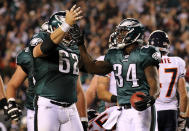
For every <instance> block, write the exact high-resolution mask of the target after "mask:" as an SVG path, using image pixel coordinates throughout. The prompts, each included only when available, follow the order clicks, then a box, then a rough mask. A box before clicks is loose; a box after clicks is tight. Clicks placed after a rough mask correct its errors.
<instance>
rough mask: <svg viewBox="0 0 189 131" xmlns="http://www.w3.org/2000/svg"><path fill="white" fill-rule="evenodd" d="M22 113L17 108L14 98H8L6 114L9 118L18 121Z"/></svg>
mask: <svg viewBox="0 0 189 131" xmlns="http://www.w3.org/2000/svg"><path fill="white" fill-rule="evenodd" d="M21 115H22V112H21V110H20V108H19V106H18V105H17V104H16V102H15V100H14V99H11V100H10V99H9V100H8V116H9V117H10V118H11V120H15V121H18V120H20V116H21Z"/></svg>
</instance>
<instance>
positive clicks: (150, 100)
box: [135, 95, 155, 111]
mask: <svg viewBox="0 0 189 131" xmlns="http://www.w3.org/2000/svg"><path fill="white" fill-rule="evenodd" d="M137 96H138V97H141V98H143V100H141V101H138V102H135V107H136V110H138V111H143V110H146V109H147V108H148V107H150V106H152V105H153V104H154V103H155V98H154V97H153V96H145V95H137Z"/></svg>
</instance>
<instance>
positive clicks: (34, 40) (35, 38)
mask: <svg viewBox="0 0 189 131" xmlns="http://www.w3.org/2000/svg"><path fill="white" fill-rule="evenodd" d="M48 34H49V33H48V32H43V31H41V32H39V33H36V34H34V35H33V36H32V39H31V40H30V46H36V45H37V44H39V43H41V42H43V40H44V39H45V37H47V35H48Z"/></svg>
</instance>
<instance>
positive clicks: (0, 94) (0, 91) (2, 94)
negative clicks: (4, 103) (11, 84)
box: [0, 76, 5, 99]
mask: <svg viewBox="0 0 189 131" xmlns="http://www.w3.org/2000/svg"><path fill="white" fill-rule="evenodd" d="M2 98H5V92H4V84H3V80H2V78H1V76H0V99H2Z"/></svg>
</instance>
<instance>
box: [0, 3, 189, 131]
mask: <svg viewBox="0 0 189 131" xmlns="http://www.w3.org/2000/svg"><path fill="white" fill-rule="evenodd" d="M74 3H76V4H77V5H78V6H80V7H81V8H82V10H83V16H84V19H82V20H81V21H80V22H79V23H78V24H79V25H80V27H81V29H82V30H84V31H85V33H86V46H87V49H88V52H89V53H90V55H91V56H92V57H94V58H97V57H99V56H100V55H103V54H104V53H106V51H107V49H108V39H109V35H110V33H112V32H113V29H114V28H115V26H116V25H117V24H118V23H119V22H120V21H121V20H122V19H123V18H129V17H132V18H136V19H138V20H139V21H141V22H142V23H143V25H144V26H145V28H146V30H145V40H146V41H147V40H148V37H149V34H150V33H151V32H152V31H154V30H157V29H161V30H164V31H165V32H167V33H168V35H169V39H170V41H171V47H170V55H174V56H179V57H181V58H183V59H184V60H185V61H186V64H187V65H186V67H187V73H186V81H187V82H188V83H189V39H188V38H189V8H188V7H189V2H188V1H187V0H140V1H138V0H79V1H77V2H76V1H74V0H73V1H71V0H27V1H24V0H4V1H1V2H0V74H1V75H2V76H3V80H4V84H5V87H6V84H7V82H8V81H9V79H10V77H11V75H12V74H13V72H14V70H15V67H16V61H15V58H16V56H17V53H18V52H19V51H20V50H22V49H23V48H24V47H26V46H27V45H28V44H29V43H28V42H29V40H30V39H31V37H32V35H33V34H34V33H35V32H38V31H39V30H40V26H41V25H42V24H43V23H44V22H45V21H46V20H47V19H48V18H49V17H50V15H51V14H53V13H54V12H56V11H60V10H66V9H70V7H71V6H72V5H73V4H74ZM81 76H82V77H81V78H82V83H83V87H84V90H86V89H87V87H88V86H89V83H90V79H91V75H88V74H81ZM26 87H27V82H25V83H24V84H23V86H22V87H20V89H19V91H18V93H17V98H18V99H17V101H18V102H19V103H20V104H21V105H23V104H24V103H23V102H24V100H25V99H26V96H25V93H24V92H25V91H26ZM188 88H189V87H188ZM23 116H24V115H23ZM1 120H2V119H1V118H0V121H1ZM22 122H23V123H24V119H23V120H22ZM21 125H23V124H21ZM7 127H9V129H10V130H11V131H14V130H21V129H19V127H18V126H17V125H16V124H15V123H12V124H10V123H7ZM23 128H24V127H23Z"/></svg>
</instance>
